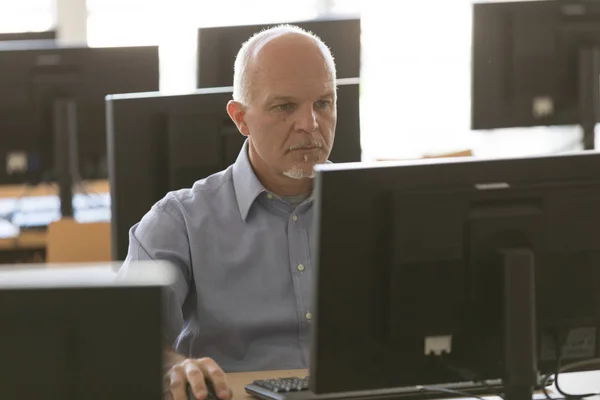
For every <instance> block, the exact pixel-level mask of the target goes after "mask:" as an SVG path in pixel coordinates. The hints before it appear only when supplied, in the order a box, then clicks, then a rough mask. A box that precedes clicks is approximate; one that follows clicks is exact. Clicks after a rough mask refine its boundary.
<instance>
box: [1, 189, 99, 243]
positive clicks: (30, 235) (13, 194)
mask: <svg viewBox="0 0 600 400" xmlns="http://www.w3.org/2000/svg"><path fill="white" fill-rule="evenodd" d="M73 193H74V194H79V195H81V194H94V195H97V194H102V195H104V196H106V193H109V183H108V181H107V180H98V181H88V182H84V183H83V184H82V185H81V186H78V187H75V188H74V190H73ZM57 196H58V186H57V185H55V184H49V183H48V184H40V185H37V186H27V185H0V201H3V202H14V201H16V200H17V199H19V198H23V199H27V200H24V201H34V200H36V198H38V199H42V200H43V199H47V198H53V197H57ZM51 205H52V203H51ZM58 207H59V206H58V205H56V210H55V211H56V212H57V213H58V212H59V208H58ZM29 208H31V207H29ZM76 208H77V209H76V211H77V212H78V213H79V214H82V212H80V211H79V210H80V208H78V207H77V205H76ZM83 211H85V212H87V214H90V212H88V211H92V212H96V213H98V212H100V213H101V214H102V215H103V214H106V213H103V211H104V209H103V208H101V207H100V208H98V209H97V210H96V209H90V210H87V209H83ZM106 211H107V212H108V213H109V209H108V206H107V207H106ZM0 214H1V213H0ZM85 217H86V215H83V218H84V219H85ZM54 219H56V218H54V217H52V219H51V220H54ZM88 219H90V218H89V216H88ZM104 219H107V220H108V219H110V217H108V218H104ZM104 219H101V220H102V221H104ZM91 220H92V221H93V222H95V220H94V215H92V218H91ZM85 222H87V221H85ZM13 235H14V234H13V233H9V234H6V233H5V232H4V231H2V232H0V251H8V250H14V251H30V250H45V249H46V244H47V232H46V231H45V230H40V231H37V230H35V231H23V232H21V233H18V234H17V235H16V236H13Z"/></svg>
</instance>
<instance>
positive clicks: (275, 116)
mask: <svg viewBox="0 0 600 400" xmlns="http://www.w3.org/2000/svg"><path fill="white" fill-rule="evenodd" d="M234 70H235V73H234V93H233V100H231V101H230V102H229V103H228V104H227V112H228V114H229V116H230V117H231V119H232V120H233V122H234V123H235V124H236V126H237V128H238V130H239V131H240V133H241V134H242V135H244V136H246V137H247V140H246V141H245V144H244V146H243V148H242V151H241V152H240V154H239V156H238V158H237V160H236V161H235V163H234V164H233V165H231V166H230V167H229V168H227V169H226V170H224V171H222V172H219V173H217V174H215V175H212V176H210V177H208V178H206V179H201V180H199V181H197V182H196V183H195V184H194V185H193V187H192V188H189V189H182V190H179V191H176V192H171V193H169V194H167V195H166V196H165V197H164V198H163V199H162V200H160V201H159V202H157V203H156V204H155V205H154V206H153V207H152V209H151V210H150V211H149V212H148V213H147V214H146V215H145V216H144V217H143V218H142V220H141V221H140V222H139V223H138V224H136V225H135V226H134V227H133V228H132V229H131V231H130V246H129V253H128V256H127V259H126V262H125V264H124V266H123V268H122V269H121V272H120V273H127V268H128V263H129V262H131V261H135V260H167V261H170V262H171V263H172V264H174V265H175V266H176V271H177V281H176V283H175V284H174V285H173V286H172V288H171V290H170V294H169V296H168V302H167V303H168V305H167V309H166V313H165V314H166V318H165V326H164V333H165V342H166V347H167V357H166V358H165V359H166V363H167V365H166V366H165V367H166V372H167V374H166V380H167V383H168V385H166V387H167V389H168V390H167V392H168V393H166V394H167V395H168V396H169V397H171V398H173V399H175V400H180V399H185V398H186V394H185V393H186V387H187V386H186V385H188V383H189V387H190V388H191V389H192V391H193V393H194V396H196V398H198V399H204V398H206V394H207V383H208V384H209V385H210V384H212V385H213V386H214V389H215V393H216V394H217V396H218V397H219V398H221V399H229V398H230V396H231V394H230V390H229V387H228V384H227V380H226V377H225V373H224V371H227V372H234V371H252V370H274V369H297V368H307V367H308V364H309V342H310V339H309V331H310V323H311V317H312V315H311V275H312V272H313V271H312V269H313V266H312V262H311V243H312V231H313V229H312V221H313V207H312V201H313V198H312V187H313V180H312V178H313V177H314V169H313V168H314V166H315V164H318V163H325V162H327V159H328V157H329V154H330V152H331V148H332V146H333V141H334V135H335V127H336V121H337V113H336V71H335V64H334V60H333V57H332V55H331V52H330V51H329V49H328V47H327V46H326V45H325V44H324V43H323V42H322V41H321V40H320V39H319V38H318V37H316V36H314V35H312V34H311V33H309V32H306V31H304V30H302V29H300V28H298V27H296V26H291V25H281V26H277V27H274V28H271V29H268V30H264V31H262V32H260V33H258V34H256V35H254V36H253V37H251V38H250V39H249V40H248V41H247V42H246V43H244V45H243V46H242V48H241V49H240V51H239V54H238V56H237V59H236V61H235V66H234Z"/></svg>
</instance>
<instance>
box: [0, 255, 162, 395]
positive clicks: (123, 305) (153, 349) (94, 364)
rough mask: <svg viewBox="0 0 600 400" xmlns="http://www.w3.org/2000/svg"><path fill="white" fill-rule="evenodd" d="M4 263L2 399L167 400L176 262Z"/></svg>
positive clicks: (0, 276)
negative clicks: (170, 291)
mask: <svg viewBox="0 0 600 400" xmlns="http://www.w3.org/2000/svg"><path fill="white" fill-rule="evenodd" d="M132 267H133V270H132V271H133V272H132V275H131V276H130V277H125V278H124V279H121V278H120V279H119V281H116V280H115V277H116V275H115V270H116V269H117V268H118V266H115V265H111V264H97V265H94V264H90V265H71V266H70V267H67V266H65V265H50V266H42V267H39V266H38V267H35V266H30V267H27V266H23V265H19V266H14V265H12V266H2V267H0V321H2V329H0V354H2V357H0V376H1V378H0V381H1V382H2V384H1V385H0V398H2V399H48V400H64V399H89V400H101V399H102V400H104V399H140V400H141V399H154V400H161V399H162V382H163V379H162V378H163V372H162V364H163V362H162V361H163V360H162V353H163V336H162V333H161V332H162V330H161V327H162V301H163V297H164V288H165V287H167V286H168V285H170V284H171V283H172V282H173V274H172V271H171V270H170V269H169V266H168V265H166V264H162V263H154V262H153V263H138V264H132Z"/></svg>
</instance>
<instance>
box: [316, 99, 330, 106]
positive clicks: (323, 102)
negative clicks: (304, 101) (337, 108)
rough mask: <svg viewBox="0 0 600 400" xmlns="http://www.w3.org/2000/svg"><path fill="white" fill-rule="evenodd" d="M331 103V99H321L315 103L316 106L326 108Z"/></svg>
mask: <svg viewBox="0 0 600 400" xmlns="http://www.w3.org/2000/svg"><path fill="white" fill-rule="evenodd" d="M330 105H331V101H329V100H319V101H317V102H316V103H315V106H316V107H317V108H326V107H329V106H330Z"/></svg>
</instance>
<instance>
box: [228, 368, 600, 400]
mask: <svg viewBox="0 0 600 400" xmlns="http://www.w3.org/2000/svg"><path fill="white" fill-rule="evenodd" d="M307 375H308V371H307V370H305V369H298V370H289V371H287V370H284V371H261V372H239V373H231V374H227V379H228V381H229V385H230V386H231V389H232V390H233V398H234V400H250V399H252V400H256V399H255V398H254V397H252V396H250V395H248V394H247V393H246V390H245V389H244V387H245V386H246V385H248V384H250V383H252V382H254V381H255V380H257V379H269V378H285V377H293V376H297V377H299V378H304V377H305V376H307ZM559 379H560V385H561V388H562V389H563V390H564V391H566V392H567V393H573V394H578V393H583V392H600V371H591V372H576V373H568V374H562V375H561V376H560V378H559ZM490 399H498V397H490ZM586 400H600V396H595V397H588V398H586Z"/></svg>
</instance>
